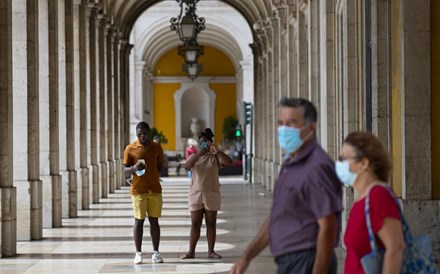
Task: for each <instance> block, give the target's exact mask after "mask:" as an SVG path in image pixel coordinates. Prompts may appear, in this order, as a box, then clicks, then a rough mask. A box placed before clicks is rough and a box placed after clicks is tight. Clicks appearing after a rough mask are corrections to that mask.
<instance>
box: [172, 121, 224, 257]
mask: <svg viewBox="0 0 440 274" xmlns="http://www.w3.org/2000/svg"><path fill="white" fill-rule="evenodd" d="M212 137H214V134H213V132H212V130H211V129H209V128H207V129H205V131H204V132H202V133H201V134H200V136H199V151H198V152H197V153H196V154H193V155H191V156H190V157H189V158H188V160H187V161H186V165H185V169H186V170H188V171H189V170H191V171H192V173H193V177H192V181H191V186H190V188H189V194H188V207H189V210H190V211H191V231H190V237H189V251H188V253H186V254H185V255H183V256H181V257H180V258H181V259H189V258H194V257H195V249H196V245H197V241H198V240H199V238H200V228H201V226H202V221H203V215H205V218H206V238H207V240H208V258H221V256H220V255H219V254H217V253H216V252H215V251H214V245H215V238H216V234H217V232H216V224H217V211H219V210H220V183H219V177H218V170H219V168H220V167H222V166H225V165H229V164H231V162H232V160H231V158H230V157H229V156H228V155H226V154H224V153H223V152H221V151H219V150H217V148H216V147H215V145H214V143H213V141H212Z"/></svg>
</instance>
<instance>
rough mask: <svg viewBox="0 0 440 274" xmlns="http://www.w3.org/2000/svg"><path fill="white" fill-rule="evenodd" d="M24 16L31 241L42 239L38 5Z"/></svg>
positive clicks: (29, 3)
mask: <svg viewBox="0 0 440 274" xmlns="http://www.w3.org/2000/svg"><path fill="white" fill-rule="evenodd" d="M26 12H27V21H26V22H27V68H28V71H27V77H28V78H27V82H28V94H27V106H28V113H27V115H28V116H27V121H28V125H27V132H28V180H29V185H30V197H31V201H30V239H31V240H41V239H42V238H43V190H42V181H41V180H40V127H39V123H40V109H39V104H40V89H39V85H40V84H39V77H40V70H39V58H40V55H39V33H38V28H39V22H38V1H27V2H26Z"/></svg>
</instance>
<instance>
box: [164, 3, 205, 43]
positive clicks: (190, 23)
mask: <svg viewBox="0 0 440 274" xmlns="http://www.w3.org/2000/svg"><path fill="white" fill-rule="evenodd" d="M176 1H177V2H178V3H179V5H180V14H179V15H178V16H177V17H172V18H171V20H170V22H171V26H170V28H171V30H173V31H176V32H177V33H178V34H179V38H180V40H182V41H183V42H187V41H190V40H196V39H197V34H199V33H200V32H201V31H202V30H204V29H205V18H203V17H200V18H199V17H198V16H197V14H196V4H197V2H199V0H176ZM183 4H185V5H186V7H185V8H184V7H183ZM184 9H185V15H183V12H184ZM182 15H183V16H182Z"/></svg>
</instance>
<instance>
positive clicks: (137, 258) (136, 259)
mask: <svg viewBox="0 0 440 274" xmlns="http://www.w3.org/2000/svg"><path fill="white" fill-rule="evenodd" d="M141 263H142V252H136V255H135V256H134V264H141Z"/></svg>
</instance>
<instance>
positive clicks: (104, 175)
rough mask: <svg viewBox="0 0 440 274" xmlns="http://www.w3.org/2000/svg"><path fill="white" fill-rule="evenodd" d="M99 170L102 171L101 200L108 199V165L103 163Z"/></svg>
mask: <svg viewBox="0 0 440 274" xmlns="http://www.w3.org/2000/svg"><path fill="white" fill-rule="evenodd" d="M99 168H100V169H101V198H107V197H108V176H107V174H108V170H107V163H106V162H101V164H100V166H99Z"/></svg>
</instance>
